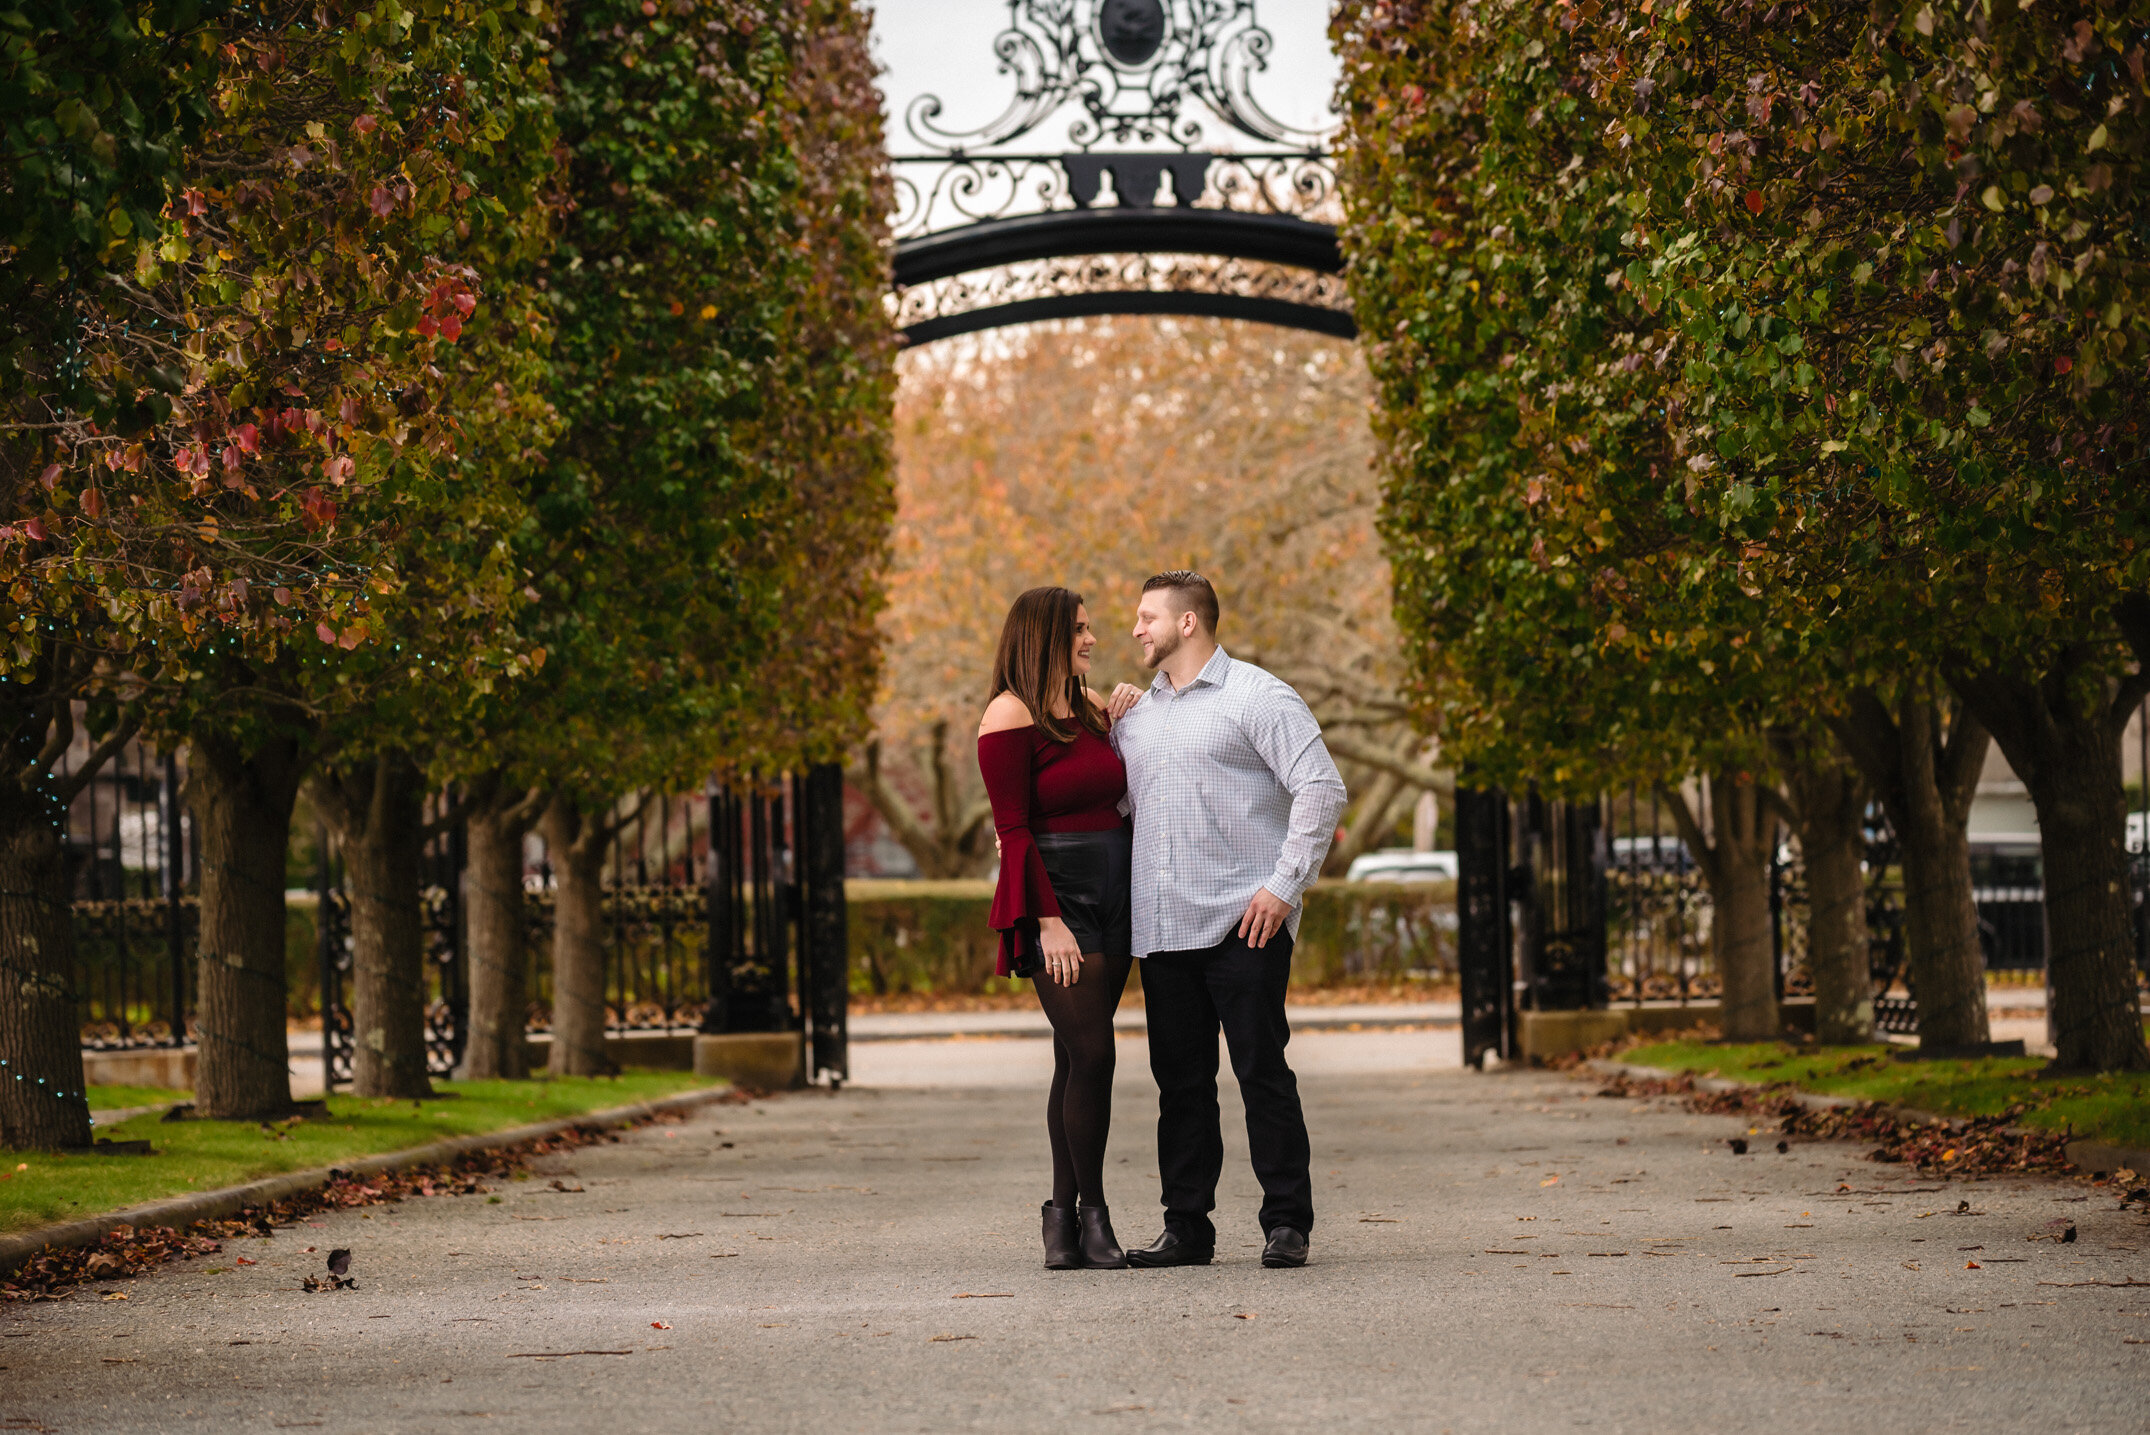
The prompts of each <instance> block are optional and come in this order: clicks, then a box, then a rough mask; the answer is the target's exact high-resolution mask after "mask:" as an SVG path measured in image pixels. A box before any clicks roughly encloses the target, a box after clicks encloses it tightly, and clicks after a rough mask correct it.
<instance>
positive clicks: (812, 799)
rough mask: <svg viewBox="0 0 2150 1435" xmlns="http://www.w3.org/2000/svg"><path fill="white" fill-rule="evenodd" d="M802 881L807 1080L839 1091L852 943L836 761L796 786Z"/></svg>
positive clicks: (844, 1070) (845, 1054)
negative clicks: (809, 1044)
mask: <svg viewBox="0 0 2150 1435" xmlns="http://www.w3.org/2000/svg"><path fill="white" fill-rule="evenodd" d="M799 791H800V793H801V795H802V797H803V799H804V800H803V801H801V802H800V804H799V811H798V818H797V821H798V830H799V847H798V851H799V853H800V860H799V882H800V887H801V889H802V890H803V892H804V898H805V908H804V920H803V922H802V923H801V927H802V931H801V936H802V937H803V938H804V940H803V941H802V942H801V944H800V945H801V948H802V951H803V954H804V956H805V959H806V960H805V962H804V964H803V965H804V968H805V975H806V981H805V982H804V983H803V985H804V987H805V990H803V991H802V992H801V993H800V996H801V997H802V999H803V1001H802V1005H803V1006H805V1008H806V1011H807V1017H808V1021H809V1024H810V1026H811V1029H812V1032H813V1051H812V1053H811V1055H810V1056H809V1058H808V1060H807V1067H808V1073H809V1075H810V1076H821V1075H826V1076H827V1077H828V1079H829V1082H830V1084H831V1085H837V1086H840V1085H842V1084H843V1082H844V1081H845V1080H846V1079H848V1078H849V1077H850V1075H851V1055H850V1036H849V1022H850V1009H851V941H850V930H849V921H848V916H847V911H846V908H845V905H844V770H843V768H842V767H840V766H838V765H837V764H836V763H833V762H822V763H816V764H815V765H814V766H813V767H811V768H809V769H807V773H806V778H805V781H804V782H802V783H801V784H800V785H799Z"/></svg>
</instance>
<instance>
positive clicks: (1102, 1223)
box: [1076, 1206, 1127, 1271]
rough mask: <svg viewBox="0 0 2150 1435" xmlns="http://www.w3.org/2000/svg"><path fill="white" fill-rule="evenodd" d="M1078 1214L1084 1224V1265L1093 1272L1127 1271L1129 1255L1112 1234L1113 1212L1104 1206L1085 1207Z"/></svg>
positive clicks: (1117, 1238) (1118, 1239)
mask: <svg viewBox="0 0 2150 1435" xmlns="http://www.w3.org/2000/svg"><path fill="white" fill-rule="evenodd" d="M1076 1214H1077V1215H1078V1216H1079V1217H1080V1219H1081V1224H1082V1263H1083V1264H1084V1265H1085V1266H1087V1267H1089V1268H1090V1269H1091V1270H1093V1271H1123V1270H1126V1269H1127V1253H1126V1252H1124V1251H1122V1250H1121V1249H1120V1238H1119V1237H1118V1236H1115V1235H1114V1234H1113V1233H1112V1212H1111V1211H1110V1210H1108V1209H1107V1208H1106V1207H1104V1206H1083V1207H1081V1208H1080V1209H1079V1210H1078V1211H1077V1212H1076Z"/></svg>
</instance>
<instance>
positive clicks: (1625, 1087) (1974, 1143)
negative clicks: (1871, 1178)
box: [1598, 1072, 2075, 1176]
mask: <svg viewBox="0 0 2150 1435" xmlns="http://www.w3.org/2000/svg"><path fill="white" fill-rule="evenodd" d="M1598 1095H1600V1096H1676V1097H1679V1098H1681V1099H1682V1101H1683V1102H1684V1104H1685V1105H1686V1107H1687V1109H1688V1110H1690V1111H1694V1112H1699V1113H1702V1114H1704V1115H1708V1116H1745V1117H1749V1118H1751V1119H1753V1120H1756V1121H1758V1122H1759V1121H1774V1122H1776V1123H1777V1132H1778V1134H1779V1135H1782V1136H1787V1137H1789V1136H1799V1137H1805V1138H1807V1139H1809V1140H1816V1141H1856V1142H1858V1143H1860V1144H1861V1145H1866V1144H1867V1143H1872V1149H1871V1150H1869V1151H1868V1152H1867V1159H1868V1160H1871V1161H1886V1162H1891V1163H1900V1164H1903V1165H1906V1166H1910V1167H1913V1168H1915V1169H1916V1170H1917V1171H1918V1172H1919V1173H1920V1174H1921V1175H1928V1176H1999V1175H2007V1174H2011V1173H2016V1174H2020V1173H2023V1172H2036V1173H2039V1174H2042V1175H2052V1176H2060V1175H2066V1174H2067V1173H2069V1172H2071V1171H2073V1170H2074V1169H2075V1167H2074V1165H2073V1163H2071V1162H2070V1161H2069V1160H2068V1136H2067V1133H2065V1132H2060V1131H2026V1130H2023V1129H2021V1128H2011V1127H2010V1126H2009V1122H2011V1121H2013V1120H2014V1119H2015V1117H2016V1116H2017V1115H2018V1114H2019V1113H2018V1112H2017V1111H2007V1112H2003V1113H2001V1114H2000V1115H1997V1116H1974V1117H1970V1118H1967V1119H1965V1120H1961V1121H1930V1122H1928V1121H1906V1120H1904V1119H1903V1118H1902V1117H1901V1116H1898V1115H1894V1114H1891V1112H1890V1110H1889V1108H1888V1107H1886V1106H1883V1105H1881V1104H1879V1103H1878V1102H1872V1101H1864V1102H1858V1103H1855V1104H1847V1105H1844V1106H1834V1107H1825V1108H1821V1109H1818V1110H1817V1109H1810V1108H1808V1107H1807V1106H1805V1105H1802V1104H1801V1103H1800V1101H1799V1100H1798V1098H1797V1097H1795V1096H1792V1095H1791V1094H1789V1093H1788V1092H1786V1091H1784V1090H1783V1089H1781V1088H1780V1089H1772V1088H1769V1087H1751V1086H1745V1087H1739V1088H1736V1089H1734V1090H1731V1091H1699V1090H1697V1089H1696V1087H1695V1079H1694V1078H1693V1077H1692V1076H1685V1075H1682V1076H1673V1077H1637V1076H1630V1075H1629V1074H1627V1073H1626V1072H1615V1073H1614V1074H1613V1075H1612V1076H1610V1077H1608V1078H1606V1080H1605V1083H1604V1085H1603V1086H1602V1087H1601V1088H1600V1089H1599V1091H1598ZM1778 1149H1779V1150H1782V1149H1783V1148H1782V1146H1781V1145H1780V1146H1779V1148H1778Z"/></svg>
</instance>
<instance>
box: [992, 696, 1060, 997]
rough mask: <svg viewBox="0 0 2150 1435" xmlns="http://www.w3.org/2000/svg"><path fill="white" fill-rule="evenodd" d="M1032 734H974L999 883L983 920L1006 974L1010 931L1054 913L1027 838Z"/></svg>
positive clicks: (1011, 958) (1055, 904)
mask: <svg viewBox="0 0 2150 1435" xmlns="http://www.w3.org/2000/svg"><path fill="white" fill-rule="evenodd" d="M1035 741H1036V736H1035V733H1034V732H1033V730H1032V729H1030V728H1027V727H1019V728H1008V729H1005V730H1003V731H1000V732H989V733H985V734H983V735H982V736H980V737H979V739H978V772H979V775H980V776H982V777H984V778H985V795H986V797H987V798H988V799H989V800H990V801H991V802H992V804H993V830H994V831H995V832H997V833H998V834H999V835H1000V882H999V884H998V885H997V886H996V887H995V888H994V889H993V910H992V915H991V916H990V918H989V919H988V920H989V921H990V922H991V924H992V927H993V929H994V930H995V931H997V932H999V933H1000V964H999V966H998V968H997V971H998V972H999V974H1000V975H1001V976H1008V975H1010V974H1011V973H1013V972H1014V970H1015V957H1016V949H1015V943H1016V933H1017V931H1018V930H1019V928H1020V926H1021V924H1023V923H1026V922H1027V923H1029V924H1030V926H1031V927H1032V928H1033V929H1034V928H1035V927H1036V925H1037V923H1038V920H1039V919H1040V918H1042V917H1057V916H1059V915H1060V903H1059V901H1058V900H1057V899H1056V898H1055V897H1054V896H1053V884H1052V880H1051V879H1050V878H1048V877H1047V876H1046V875H1045V859H1044V858H1043V857H1040V856H1039V855H1038V844H1037V843H1036V842H1035V841H1033V840H1032V839H1031V832H1030V798H1031V771H1030V767H1031V748H1032V745H1033V744H1034V743H1035Z"/></svg>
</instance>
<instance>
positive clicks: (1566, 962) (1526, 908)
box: [1456, 788, 2150, 1064]
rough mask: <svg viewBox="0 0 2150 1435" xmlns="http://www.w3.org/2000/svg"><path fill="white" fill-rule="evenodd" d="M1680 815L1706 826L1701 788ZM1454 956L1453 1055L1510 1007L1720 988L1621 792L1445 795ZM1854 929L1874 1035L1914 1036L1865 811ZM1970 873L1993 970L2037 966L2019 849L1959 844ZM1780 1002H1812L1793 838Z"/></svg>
mask: <svg viewBox="0 0 2150 1435" xmlns="http://www.w3.org/2000/svg"><path fill="white" fill-rule="evenodd" d="M1700 800H1701V801H1703V802H1704V804H1705V805H1704V807H1703V808H1702V810H1701V811H1700V812H1698V813H1696V814H1695V816H1696V818H1697V820H1698V822H1699V823H1700V824H1701V825H1702V826H1703V827H1704V828H1705V829H1707V827H1708V825H1709V813H1708V810H1707V806H1706V802H1707V796H1706V794H1703V795H1702V797H1701V799H1700ZM1456 823H1457V832H1458V836H1457V852H1458V855H1459V858H1460V861H1461V867H1462V871H1461V874H1460V876H1459V879H1458V884H1457V893H1458V898H1457V911H1458V921H1459V933H1458V942H1457V948H1458V957H1459V967H1460V971H1461V976H1462V987H1463V1007H1464V1021H1463V1026H1464V1049H1465V1059H1466V1060H1467V1061H1470V1062H1472V1063H1474V1064H1475V1063H1477V1062H1479V1061H1482V1060H1483V1058H1484V1056H1485V1054H1486V1053H1488V1052H1491V1053H1494V1054H1498V1055H1502V1056H1505V1055H1507V1054H1508V1044H1509V1041H1510V1038H1511V1033H1510V1031H1509V1029H1508V1022H1509V1016H1510V1015H1511V1014H1512V1013H1513V1012H1515V1011H1518V1010H1573V1009H1577V1008H1583V1007H1592V1006H1606V1005H1634V1006H1640V1005H1643V1004H1646V1003H1667V1004H1673V1005H1685V1004H1688V1003H1692V1002H1700V1001H1707V1000H1714V999H1716V998H1717V997H1718V995H1719V994H1720V985H1719V982H1718V976H1717V971H1716V963H1715V959H1714V957H1713V955H1712V952H1711V943H1710V937H1711V931H1710V928H1711V924H1712V920H1713V916H1714V907H1713V904H1712V901H1711V897H1710V891H1709V886H1708V884H1707V882H1706V881H1705V880H1704V878H1703V874H1702V872H1701V870H1700V868H1699V866H1698V865H1697V863H1696V861H1695V859H1694V856H1693V854H1692V853H1690V852H1689V850H1688V848H1687V844H1686V843H1685V842H1684V841H1682V840H1681V838H1680V836H1679V835H1678V833H1677V831H1676V830H1675V824H1674V822H1673V819H1672V814H1671V810H1670V808H1669V806H1668V805H1667V804H1666V803H1665V802H1664V801H1663V800H1662V799H1661V798H1660V797H1658V796H1656V795H1654V794H1653V795H1648V796H1645V795H1643V794H1641V793H1638V792H1635V791H1632V790H1631V791H1629V792H1626V793H1623V794H1616V795H1613V796H1611V797H1605V798H1600V799H1598V800H1596V801H1594V802H1591V801H1586V802H1560V801H1552V800H1547V799H1544V798H1541V797H1540V796H1539V795H1538V794H1536V793H1531V794H1528V795H1526V796H1523V797H1521V798H1513V799H1512V798H1510V797H1509V796H1508V795H1506V794H1503V793H1501V792H1498V791H1495V790H1473V789H1468V788H1466V789H1461V790H1459V791H1458V793H1457V800H1456ZM2146 832H2150V815H2146V816H2143V817H2140V818H2131V819H2130V837H2129V851H2130V854H2131V869H2132V871H2133V873H2134V887H2135V891H2134V902H2135V932H2136V955H2137V963H2138V971H2139V974H2140V977H2141V980H2142V983H2143V989H2144V991H2145V994H2146V1001H2150V840H2146ZM1865 840H1866V853H1865V858H1864V870H1865V874H1866V927H1867V941H1868V966H1869V973H1870V977H1871V980H1872V983H1873V991H1874V1013H1875V1024H1876V1026H1877V1027H1878V1028H1879V1029H1880V1030H1882V1031H1885V1032H1892V1033H1909V1032H1913V1031H1915V1030H1916V1029H1917V1022H1918V1004H1917V993H1916V992H1915V991H1914V990H1912V987H1911V982H1910V974H1909V972H1908V970H1907V966H1906V962H1905V940H1904V901H1903V866H1902V861H1901V855H1900V851H1899V848H1898V844H1897V842H1896V839H1895V836H1894V834H1893V833H1892V832H1891V831H1890V830H1889V825H1888V822H1887V819H1886V817H1885V816H1884V815H1883V814H1882V812H1881V810H1880V808H1879V807H1878V806H1877V807H1874V808H1871V809H1869V811H1868V814H1867V819H1866V831H1865ZM1971 878H1972V884H1973V893H1974V897H1975V900H1976V902H1977V904H1978V910H1979V927H1980V938H1981V942H1982V945H1983V946H1984V949H1985V954H1986V964H1987V967H1988V969H1989V970H1993V971H2025V970H2027V971H2038V970H2042V969H2043V967H2044V965H2045V950H2046V938H2045V910H2044V900H2045V892H2044V885H2043V876H2042V872H2041V870H2040V857H2039V853H2038V849H2037V848H2036V846H2035V845H2033V844H2026V843H2020V842H2017V843H2009V842H1982V843H1974V844H1973V845H1972V851H1971ZM1770 913H1771V919H1772V930H1773V941H1774V951H1775V957H1776V963H1775V967H1776V985H1777V995H1778V997H1779V998H1780V999H1783V998H1786V997H1792V998H1798V997H1807V996H1811V995H1812V994H1813V989H1814V988H1813V978H1812V973H1811V969H1810V966H1809V963H1808V957H1807V951H1808V948H1807V918H1808V909H1807V892H1806V874H1805V871H1804V868H1803V865H1802V863H1801V861H1800V858H1799V854H1798V850H1797V847H1796V845H1795V844H1791V843H1786V844H1785V845H1783V846H1780V847H1779V848H1778V850H1777V851H1776V852H1775V853H1774V854H1773V856H1772V859H1771V864H1770Z"/></svg>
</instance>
